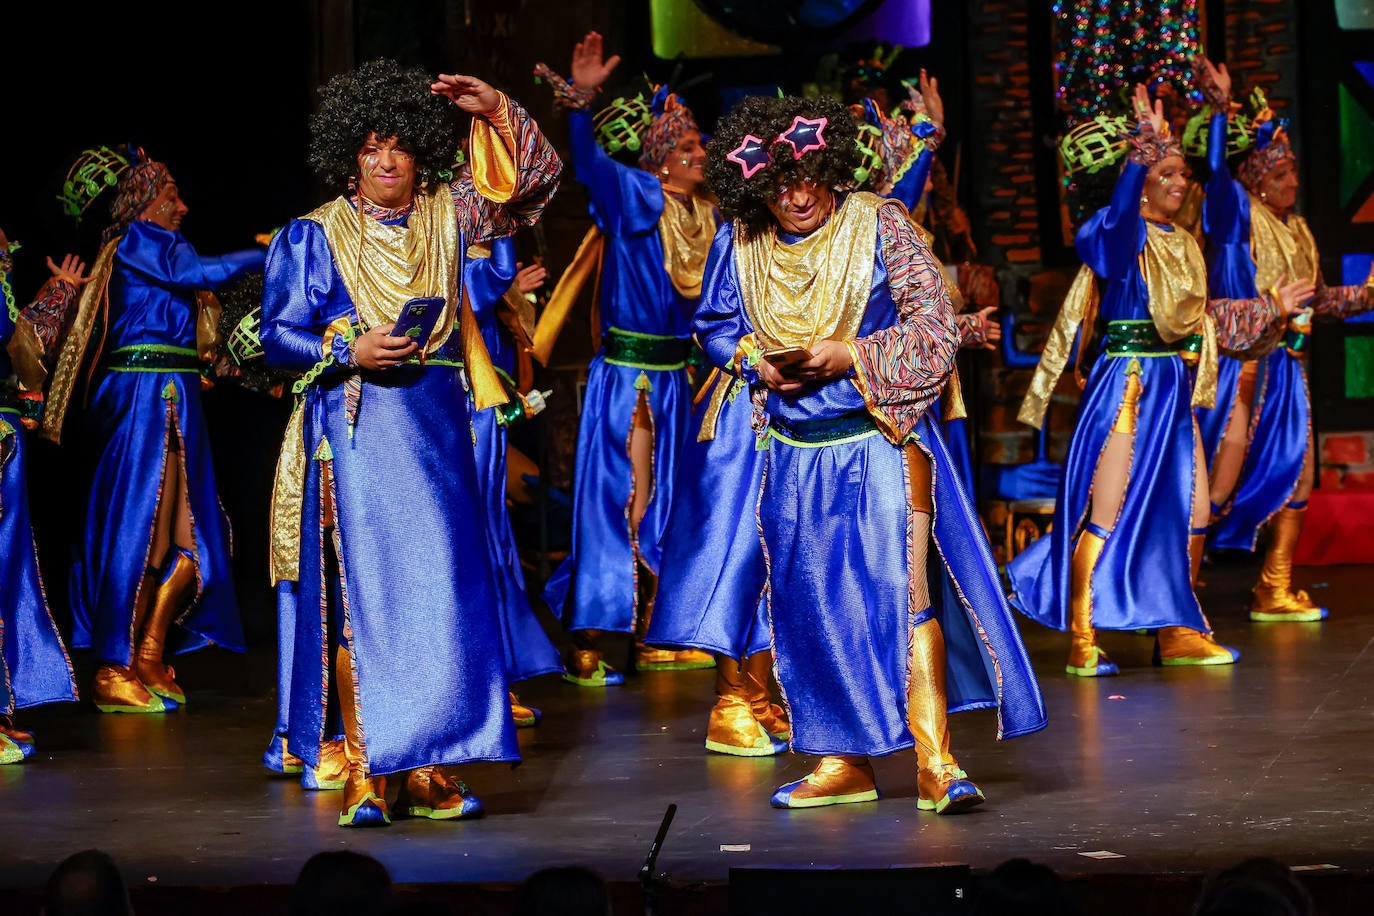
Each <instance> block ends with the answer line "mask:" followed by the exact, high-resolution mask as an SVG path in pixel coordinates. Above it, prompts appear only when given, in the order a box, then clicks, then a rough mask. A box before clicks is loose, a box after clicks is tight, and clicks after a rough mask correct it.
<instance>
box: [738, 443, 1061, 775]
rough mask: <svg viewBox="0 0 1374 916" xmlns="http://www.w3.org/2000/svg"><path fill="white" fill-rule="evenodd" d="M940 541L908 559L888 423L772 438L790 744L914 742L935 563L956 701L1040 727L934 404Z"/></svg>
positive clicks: (777, 586) (780, 642)
mask: <svg viewBox="0 0 1374 916" xmlns="http://www.w3.org/2000/svg"><path fill="white" fill-rule="evenodd" d="M918 435H919V439H918V445H919V446H920V447H921V449H922V451H924V452H925V454H926V456H927V458H928V459H929V461H930V464H931V471H932V474H931V479H932V502H933V506H934V510H935V511H934V518H933V519H932V523H933V528H932V535H933V538H932V544H931V547H932V549H931V550H930V551H929V554H928V564H927V568H925V569H912V568H911V566H910V562H909V552H908V545H909V543H910V539H911V536H912V513H913V510H912V508H911V500H910V486H909V473H908V468H907V463H906V457H905V453H904V451H903V450H902V449H899V448H896V447H894V446H893V445H892V444H891V443H889V442H887V441H886V440H885V439H883V438H882V437H881V436H879V435H876V434H873V435H869V436H866V437H864V438H861V439H857V440H851V441H847V442H844V441H842V442H839V443H833V444H829V445H826V446H824V447H821V448H807V447H797V446H793V445H790V444H787V443H784V442H781V441H779V440H777V439H776V438H775V439H772V440H771V441H770V443H769V449H768V458H767V466H766V468H765V470H764V480H763V486H762V489H761V492H760V498H759V504H758V505H759V508H758V518H759V526H760V530H761V533H762V540H763V544H764V551H765V557H766V560H767V564H768V583H769V592H768V613H769V618H770V622H771V626H772V632H773V648H774V653H775V655H774V659H775V662H774V664H775V672H776V674H777V677H778V682H779V684H780V685H781V687H782V690H783V695H784V697H785V699H786V702H787V704H788V707H789V710H790V713H791V721H792V749H793V750H795V751H800V752H803V753H810V754H854V755H859V754H869V755H881V754H890V753H893V752H895V751H898V750H901V749H903V748H909V747H911V746H912V745H913V739H912V736H911V733H910V731H909V730H908V728H907V716H906V709H907V682H908V676H909V675H908V668H907V659H908V655H909V651H910V645H911V639H912V631H913V622H914V618H915V616H916V615H917V614H919V613H920V612H921V611H923V610H924V608H918V607H914V606H913V605H912V602H911V582H912V577H914V576H928V577H929V579H928V581H929V583H930V592H931V602H932V608H933V610H934V613H935V617H936V619H937V620H938V621H939V623H940V627H941V630H942V632H943V635H944V640H945V646H946V653H947V660H946V692H947V700H948V706H949V711H950V712H959V711H962V710H967V709H980V708H987V707H997V709H998V711H999V715H998V736H999V737H1005V738H1010V737H1015V736H1017V735H1023V734H1027V733H1029V732H1033V731H1036V730H1038V729H1041V728H1044V726H1045V724H1046V719H1045V708H1044V702H1043V700H1042V699H1041V696H1040V690H1039V686H1038V684H1037V683H1036V680H1035V676H1034V673H1033V671H1032V669H1031V666H1030V660H1029V657H1028V656H1027V655H1026V651H1025V647H1024V646H1023V645H1022V643H1021V638H1020V634H1019V633H1018V632H1017V630H1016V625H1015V622H1014V621H1013V620H1012V618H1011V613H1010V611H1009V610H1008V608H1007V604H1006V599H1005V597H1004V595H1003V593H1002V587H1001V582H1000V581H999V579H998V575H997V568H996V566H995V564H994V562H993V559H992V553H991V550H990V549H989V547H988V544H987V539H986V537H984V536H983V534H982V527H981V522H980V521H979V519H978V515H977V513H976V512H975V511H974V509H973V506H972V504H971V503H970V501H969V499H968V497H967V495H966V491H965V490H964V487H963V484H962V482H961V481H960V480H959V479H958V476H957V473H956V472H955V471H954V469H953V462H952V460H951V457H950V454H949V450H948V449H947V448H946V446H945V443H944V439H943V437H942V436H941V434H940V432H939V429H938V427H937V426H936V425H935V424H933V423H932V422H931V421H930V420H929V418H925V419H923V420H922V421H921V422H920V424H919V426H918Z"/></svg>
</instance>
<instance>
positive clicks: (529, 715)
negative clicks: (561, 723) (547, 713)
mask: <svg viewBox="0 0 1374 916" xmlns="http://www.w3.org/2000/svg"><path fill="white" fill-rule="evenodd" d="M510 717H511V718H512V719H514V720H515V727H516V728H533V727H534V726H536V725H538V724H539V720H540V719H542V718H544V714H543V713H542V712H540V711H539V710H537V709H535V708H534V707H533V706H526V705H525V704H524V703H521V702H520V698H519V697H518V696H516V695H515V691H514V690H512V691H510Z"/></svg>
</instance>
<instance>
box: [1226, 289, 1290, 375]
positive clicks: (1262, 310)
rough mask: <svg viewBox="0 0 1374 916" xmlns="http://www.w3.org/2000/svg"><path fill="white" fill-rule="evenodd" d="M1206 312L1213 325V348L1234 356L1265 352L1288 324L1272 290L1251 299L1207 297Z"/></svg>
mask: <svg viewBox="0 0 1374 916" xmlns="http://www.w3.org/2000/svg"><path fill="white" fill-rule="evenodd" d="M1207 314H1209V315H1211V316H1212V320H1213V321H1215V322H1216V325H1217V349H1219V350H1221V352H1222V353H1225V354H1226V355H1227V356H1233V357H1235V358H1236V359H1260V358H1261V357H1264V356H1267V355H1269V353H1270V352H1272V351H1273V349H1274V348H1275V347H1277V346H1278V345H1279V342H1280V341H1281V340H1283V332H1284V330H1285V329H1286V328H1287V327H1288V322H1287V321H1286V320H1285V319H1284V317H1283V312H1282V309H1281V308H1280V306H1279V302H1278V299H1277V298H1276V297H1275V296H1274V295H1273V294H1272V293H1269V294H1265V295H1261V296H1258V297H1256V298H1254V299H1209V300H1207Z"/></svg>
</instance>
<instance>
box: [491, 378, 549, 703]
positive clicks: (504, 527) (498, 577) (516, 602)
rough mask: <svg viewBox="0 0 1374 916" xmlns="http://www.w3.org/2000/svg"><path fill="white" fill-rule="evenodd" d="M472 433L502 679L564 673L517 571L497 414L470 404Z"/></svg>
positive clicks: (502, 437) (517, 554)
mask: <svg viewBox="0 0 1374 916" xmlns="http://www.w3.org/2000/svg"><path fill="white" fill-rule="evenodd" d="M468 409H469V410H470V411H472V431H473V437H474V438H475V439H476V440H477V441H476V452H477V484H478V486H479V487H480V488H481V490H482V501H483V505H484V506H485V509H486V530H487V541H488V543H489V548H490V552H491V563H492V571H493V575H494V578H495V581H496V596H497V597H496V606H497V610H498V612H499V615H500V618H501V642H502V645H503V646H504V647H505V659H506V674H507V676H508V677H509V678H510V680H512V681H523V680H526V679H528V678H532V677H537V676H538V675H541V674H551V673H554V672H560V671H562V670H563V660H562V658H561V657H560V656H559V654H558V648H557V647H556V646H555V645H554V644H553V643H552V642H551V641H550V640H549V636H548V634H547V633H545V632H544V628H543V626H541V625H540V623H539V618H537V617H535V616H534V610H533V609H532V608H531V607H530V599H529V595H528V593H527V592H526V591H525V576H524V573H523V572H522V571H521V569H520V549H519V547H518V546H517V545H516V543H515V529H514V528H513V527H512V526H511V521H510V510H509V509H508V508H507V507H506V441H507V431H506V427H505V425H504V424H502V423H500V422H498V421H497V419H496V411H495V410H480V411H479V410H475V409H473V404H472V401H471V399H470V398H469V401H468Z"/></svg>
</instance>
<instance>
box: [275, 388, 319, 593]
mask: <svg viewBox="0 0 1374 916" xmlns="http://www.w3.org/2000/svg"><path fill="white" fill-rule="evenodd" d="M309 457H310V456H309V455H307V454H306V442H305V399H304V398H297V399H296V408H295V410H293V411H291V419H290V420H289V421H287V424H286V435H285V436H284V437H283V438H282V445H281V454H280V455H279V456H278V457H277V474H276V480H275V482H274V483H273V485H272V503H271V511H270V513H269V518H270V519H271V540H270V544H269V548H270V554H269V556H268V572H269V573H270V575H271V578H272V587H273V588H275V587H276V585H277V583H278V582H298V581H300V568H301V511H302V509H303V508H304V503H305V473H306V468H307V466H308V464H309Z"/></svg>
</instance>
